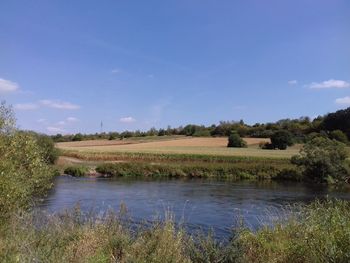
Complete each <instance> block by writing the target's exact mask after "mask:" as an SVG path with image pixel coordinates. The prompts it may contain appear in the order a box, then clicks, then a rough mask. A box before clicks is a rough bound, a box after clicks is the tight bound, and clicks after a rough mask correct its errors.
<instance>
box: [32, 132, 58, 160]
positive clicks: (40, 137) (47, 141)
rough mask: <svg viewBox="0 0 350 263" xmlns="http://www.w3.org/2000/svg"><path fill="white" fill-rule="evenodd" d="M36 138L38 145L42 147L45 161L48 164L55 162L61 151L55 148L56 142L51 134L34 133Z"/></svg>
mask: <svg viewBox="0 0 350 263" xmlns="http://www.w3.org/2000/svg"><path fill="white" fill-rule="evenodd" d="M33 136H34V138H35V139H36V142H37V144H38V146H39V147H40V148H41V149H42V151H43V155H44V158H45V162H46V163H47V164H54V163H55V162H56V160H57V158H58V155H59V151H58V149H57V148H55V144H54V142H53V140H52V138H51V137H50V136H47V135H45V134H37V133H34V135H33Z"/></svg>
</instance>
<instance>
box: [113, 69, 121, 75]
mask: <svg viewBox="0 0 350 263" xmlns="http://www.w3.org/2000/svg"><path fill="white" fill-rule="evenodd" d="M111 72H112V74H119V73H121V72H122V71H121V70H120V69H119V68H115V69H112V70H111Z"/></svg>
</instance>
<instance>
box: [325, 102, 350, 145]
mask: <svg viewBox="0 0 350 263" xmlns="http://www.w3.org/2000/svg"><path fill="white" fill-rule="evenodd" d="M321 125H322V128H323V129H325V130H327V131H334V130H341V131H342V132H344V133H345V134H346V135H347V137H348V138H350V107H349V108H347V109H344V110H338V111H336V112H334V113H329V114H328V115H327V116H326V117H325V118H324V120H323V122H322V124H321Z"/></svg>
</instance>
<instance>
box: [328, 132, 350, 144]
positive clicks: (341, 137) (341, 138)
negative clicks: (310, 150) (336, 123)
mask: <svg viewBox="0 0 350 263" xmlns="http://www.w3.org/2000/svg"><path fill="white" fill-rule="evenodd" d="M329 137H330V138H331V139H334V140H337V141H338V142H342V143H345V144H348V143H349V140H348V137H347V136H346V134H345V133H344V132H342V131H341V130H334V131H331V133H330V134H329Z"/></svg>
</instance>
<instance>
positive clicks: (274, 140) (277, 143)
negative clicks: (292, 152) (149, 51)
mask: <svg viewBox="0 0 350 263" xmlns="http://www.w3.org/2000/svg"><path fill="white" fill-rule="evenodd" d="M271 144H272V145H273V147H274V148H278V149H280V150H285V149H287V147H288V146H292V145H293V135H292V134H291V133H290V132H289V131H286V130H280V131H277V132H275V133H274V134H273V135H272V136H271Z"/></svg>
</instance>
